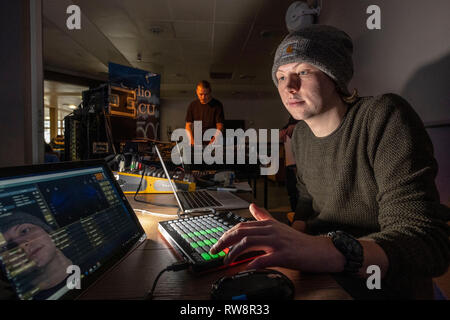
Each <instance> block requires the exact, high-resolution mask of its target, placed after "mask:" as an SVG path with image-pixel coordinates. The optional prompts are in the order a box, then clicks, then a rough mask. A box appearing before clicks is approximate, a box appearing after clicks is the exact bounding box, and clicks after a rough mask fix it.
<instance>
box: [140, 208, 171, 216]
mask: <svg viewBox="0 0 450 320" xmlns="http://www.w3.org/2000/svg"><path fill="white" fill-rule="evenodd" d="M134 211H140V212H142V213H144V214H149V215H152V216H156V217H163V218H173V217H178V215H176V214H164V213H157V212H151V211H147V210H143V209H134Z"/></svg>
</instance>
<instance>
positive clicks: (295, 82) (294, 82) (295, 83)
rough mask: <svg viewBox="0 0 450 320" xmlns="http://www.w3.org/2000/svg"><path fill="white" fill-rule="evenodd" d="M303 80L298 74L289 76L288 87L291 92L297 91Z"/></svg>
mask: <svg viewBox="0 0 450 320" xmlns="http://www.w3.org/2000/svg"><path fill="white" fill-rule="evenodd" d="M300 85H301V81H300V78H299V77H298V76H297V75H292V76H290V77H289V78H288V82H287V85H286V89H287V90H288V91H289V92H290V93H295V92H297V91H299V90H300Z"/></svg>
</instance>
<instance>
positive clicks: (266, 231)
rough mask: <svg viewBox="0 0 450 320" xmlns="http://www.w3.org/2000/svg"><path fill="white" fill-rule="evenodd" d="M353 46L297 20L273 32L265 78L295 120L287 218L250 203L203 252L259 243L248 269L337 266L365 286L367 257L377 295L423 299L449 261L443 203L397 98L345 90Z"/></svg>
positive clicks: (425, 143)
mask: <svg viewBox="0 0 450 320" xmlns="http://www.w3.org/2000/svg"><path fill="white" fill-rule="evenodd" d="M352 51H353V44H352V40H351V38H350V37H349V36H348V35H347V34H346V33H345V32H343V31H341V30H338V29H336V28H334V27H330V26H320V25H315V26H312V27H309V28H305V29H303V30H301V31H298V32H295V33H291V34H289V35H288V36H287V37H286V38H285V39H284V40H283V41H282V42H281V44H280V46H279V47H278V49H277V51H276V53H275V59H274V64H273V68H272V78H273V81H274V83H275V85H276V87H277V88H278V92H279V94H280V97H281V100H282V102H283V104H284V106H285V107H286V109H287V110H288V111H289V113H290V114H291V115H292V116H293V117H294V119H296V120H300V121H299V123H298V124H297V125H296V127H295V129H294V133H293V136H292V150H293V153H294V158H295V162H296V164H297V180H298V183H297V189H298V192H299V198H298V205H297V210H296V214H295V220H296V221H294V223H293V225H292V227H289V226H287V225H285V224H282V223H280V222H278V221H275V220H274V219H273V218H272V217H271V216H270V214H269V213H268V212H267V211H266V210H264V209H261V208H258V207H257V206H255V205H254V204H251V205H250V208H249V209H250V212H251V213H252V215H253V216H254V217H255V218H256V220H257V221H252V222H244V223H240V224H238V225H237V226H235V227H233V228H231V229H230V230H228V231H227V232H226V233H225V234H224V235H223V236H222V237H221V239H219V241H218V242H217V243H216V244H215V245H214V246H213V247H212V248H211V253H217V252H220V251H221V250H223V249H224V248H227V247H230V246H232V249H231V250H230V252H229V254H228V256H227V259H226V261H225V263H230V262H232V261H233V260H234V259H235V258H237V257H238V256H239V255H240V254H241V253H243V252H246V251H249V250H264V251H265V252H266V254H265V255H262V256H260V257H258V258H256V259H255V260H253V261H252V262H251V263H250V264H249V268H265V267H275V266H276V267H286V268H291V269H297V270H301V271H305V272H326V273H339V274H343V275H346V276H347V279H355V281H357V283H358V284H360V285H361V287H362V288H366V290H367V291H366V293H367V294H370V293H369V290H368V289H367V287H366V281H365V278H368V277H369V276H370V275H371V273H370V272H368V270H369V267H373V266H375V267H376V268H378V270H379V276H380V278H381V286H380V288H381V290H383V292H385V293H386V294H387V295H388V296H390V297H395V298H432V297H433V295H432V294H433V291H432V281H431V279H432V278H433V277H437V276H440V275H442V274H444V273H445V272H446V271H447V270H448V266H449V260H450V241H449V235H450V232H449V231H450V228H449V226H448V225H447V222H448V221H449V218H450V214H449V212H450V210H449V208H448V207H446V206H444V205H442V204H440V200H439V193H438V191H437V189H436V185H435V182H434V179H435V177H436V172H437V163H436V160H435V159H434V156H433V146H432V143H431V141H430V138H429V136H428V134H427V132H426V131H425V127H424V125H423V123H422V121H421V119H420V118H419V116H418V115H417V113H416V112H415V111H414V109H413V108H412V107H411V106H410V105H409V104H408V102H406V101H405V100H404V99H403V98H401V97H399V96H398V95H395V94H384V95H380V96H376V97H361V98H360V97H358V96H357V94H356V91H354V94H350V93H349V91H348V89H347V86H348V83H349V81H350V79H351V78H352V75H353V61H352ZM376 291H378V293H381V292H380V291H379V290H376ZM371 292H373V291H371Z"/></svg>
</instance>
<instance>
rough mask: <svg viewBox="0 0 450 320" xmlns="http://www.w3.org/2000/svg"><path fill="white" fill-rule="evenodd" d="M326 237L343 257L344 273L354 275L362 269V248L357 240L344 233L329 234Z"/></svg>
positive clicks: (334, 232)
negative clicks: (344, 261)
mask: <svg viewBox="0 0 450 320" xmlns="http://www.w3.org/2000/svg"><path fill="white" fill-rule="evenodd" d="M328 236H329V237H330V238H331V241H333V244H334V246H335V247H336V249H338V250H339V251H340V252H341V253H342V254H343V255H344V257H345V260H346V263H345V266H344V273H347V274H352V275H355V274H357V273H358V271H359V269H360V268H361V267H362V264H363V260H364V254H363V247H362V245H361V243H359V241H358V240H356V239H355V238H354V237H353V236H351V235H349V234H348V233H345V232H344V231H333V232H329V233H328Z"/></svg>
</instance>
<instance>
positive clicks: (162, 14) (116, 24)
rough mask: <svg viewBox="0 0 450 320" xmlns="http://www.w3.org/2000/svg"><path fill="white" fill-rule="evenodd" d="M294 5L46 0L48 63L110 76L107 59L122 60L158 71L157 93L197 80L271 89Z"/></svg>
mask: <svg viewBox="0 0 450 320" xmlns="http://www.w3.org/2000/svg"><path fill="white" fill-rule="evenodd" d="M292 2H293V0H123V1H122V0H72V1H70V0H44V8H43V10H44V28H43V37H44V63H45V68H46V69H47V70H53V71H60V72H66V73H72V74H73V73H76V74H82V75H86V76H89V77H91V78H96V79H107V72H108V62H110V61H111V62H115V63H120V64H124V65H128V66H132V67H135V68H139V69H144V70H147V71H151V72H155V73H160V74H161V81H162V87H161V96H162V97H164V96H170V95H172V94H176V93H179V92H182V91H188V92H189V93H191V91H192V90H193V86H194V85H195V83H197V82H198V81H199V80H201V79H206V80H210V81H211V82H212V84H213V89H214V90H215V91H222V92H232V91H240V92H245V91H252V92H255V91H260V92H273V91H274V87H273V84H272V82H271V81H272V80H271V75H270V72H271V67H272V61H273V55H274V52H275V49H276V47H277V45H278V43H279V42H280V40H281V39H282V37H283V36H284V35H285V34H286V33H287V30H286V27H285V22H284V17H285V13H286V10H287V8H288V6H289V5H290V4H291V3H292ZM70 4H76V5H78V6H79V7H80V8H81V12H82V18H81V30H73V31H71V30H68V29H67V28H66V19H67V18H68V15H67V14H66V8H67V7H68V6H69V5H70ZM138 54H139V55H141V57H142V60H141V61H138ZM210 72H229V73H232V78H231V79H221V80H211V79H210V77H209V75H210Z"/></svg>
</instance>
